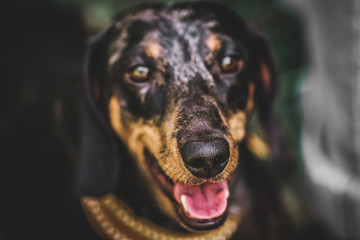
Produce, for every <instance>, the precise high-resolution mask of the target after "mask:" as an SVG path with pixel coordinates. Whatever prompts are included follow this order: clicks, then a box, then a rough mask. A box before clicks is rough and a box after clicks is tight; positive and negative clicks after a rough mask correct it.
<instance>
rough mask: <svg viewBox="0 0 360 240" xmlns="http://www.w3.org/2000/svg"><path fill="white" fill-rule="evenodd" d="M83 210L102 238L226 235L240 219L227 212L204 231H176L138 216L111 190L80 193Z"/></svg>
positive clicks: (232, 230)
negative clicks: (221, 220) (100, 193)
mask: <svg viewBox="0 0 360 240" xmlns="http://www.w3.org/2000/svg"><path fill="white" fill-rule="evenodd" d="M81 201H82V204H83V207H84V210H85V213H86V214H87V217H88V219H89V221H90V222H91V223H92V225H93V227H94V228H95V229H96V230H97V232H98V233H99V234H100V236H102V237H104V238H105V239H137V240H146V239H161V240H167V239H173V240H177V239H189V240H191V239H203V240H207V239H229V238H230V237H231V236H232V235H233V234H234V232H235V231H236V230H237V226H238V225H239V222H240V220H241V218H240V217H238V216H229V217H228V219H227V220H226V222H225V223H224V225H223V226H221V227H219V228H217V229H214V230H210V231H207V232H204V233H177V232H173V231H171V230H169V229H164V228H162V227H160V226H157V225H155V224H154V223H152V222H150V221H148V220H146V219H143V218H140V217H137V216H135V214H134V213H133V212H132V211H131V209H130V208H129V207H128V206H127V205H126V204H124V203H123V202H121V200H120V199H118V198H117V197H116V196H115V195H114V194H108V195H106V196H104V197H100V198H95V197H83V198H82V199H81Z"/></svg>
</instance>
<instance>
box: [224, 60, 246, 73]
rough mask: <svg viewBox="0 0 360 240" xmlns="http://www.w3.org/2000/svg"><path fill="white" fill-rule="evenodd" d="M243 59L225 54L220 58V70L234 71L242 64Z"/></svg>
mask: <svg viewBox="0 0 360 240" xmlns="http://www.w3.org/2000/svg"><path fill="white" fill-rule="evenodd" d="M243 63H244V62H243V61H242V60H241V59H240V58H238V57H235V56H226V57H224V58H223V59H222V60H221V71H222V72H223V73H234V72H236V71H238V70H240V69H241V68H242V66H243Z"/></svg>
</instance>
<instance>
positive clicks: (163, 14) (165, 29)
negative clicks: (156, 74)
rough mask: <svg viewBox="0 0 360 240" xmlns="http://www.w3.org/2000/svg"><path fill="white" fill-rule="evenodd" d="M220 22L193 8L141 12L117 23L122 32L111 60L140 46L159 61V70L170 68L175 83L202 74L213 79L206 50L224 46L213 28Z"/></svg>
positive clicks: (205, 78)
mask: <svg viewBox="0 0 360 240" xmlns="http://www.w3.org/2000/svg"><path fill="white" fill-rule="evenodd" d="M217 25H218V21H217V20H216V19H215V17H213V16H212V15H211V14H209V15H208V16H207V17H206V19H204V18H198V17H197V16H196V13H195V12H194V11H193V9H191V8H186V9H172V10H169V9H163V10H160V11H159V10H153V9H146V10H143V11H140V12H138V13H137V14H134V15H130V16H126V17H125V18H123V19H122V20H121V21H119V22H118V23H117V24H116V27H117V28H118V29H119V30H120V31H121V32H120V34H119V36H118V38H117V39H116V40H115V41H114V43H113V46H112V48H111V49H112V50H111V52H112V55H113V56H112V57H111V58H110V61H111V62H112V60H111V59H116V58H117V57H116V56H119V55H120V54H121V52H122V51H123V49H125V48H127V47H129V46H133V47H140V48H139V49H141V51H142V52H144V53H145V54H146V56H147V57H150V58H153V59H155V60H156V61H157V66H158V68H159V69H165V66H168V67H169V68H171V72H172V73H173V80H174V81H175V82H179V83H180V82H181V83H187V82H189V80H191V79H194V78H199V77H200V78H202V79H204V80H209V81H210V82H211V81H212V79H213V77H212V76H211V74H210V73H209V71H208V70H207V68H206V66H205V64H204V58H205V51H206V49H210V50H211V51H217V50H219V48H220V47H221V41H220V40H219V39H218V38H217V35H216V34H215V33H213V32H212V31H211V29H212V28H214V27H216V26H217Z"/></svg>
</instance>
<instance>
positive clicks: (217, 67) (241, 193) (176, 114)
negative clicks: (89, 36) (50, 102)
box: [77, 2, 290, 239]
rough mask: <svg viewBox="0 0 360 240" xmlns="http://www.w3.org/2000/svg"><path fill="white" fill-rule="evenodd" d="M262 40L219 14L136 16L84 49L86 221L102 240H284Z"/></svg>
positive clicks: (144, 9) (81, 177) (216, 10)
mask: <svg viewBox="0 0 360 240" xmlns="http://www.w3.org/2000/svg"><path fill="white" fill-rule="evenodd" d="M276 84H277V83H276V69H275V63H274V61H273V58H272V53H271V50H270V47H269V45H268V43H267V41H266V39H265V38H264V37H263V36H262V35H261V34H259V33H258V31H257V30H256V29H255V28H254V27H253V26H252V25H251V24H248V23H247V22H245V21H244V20H243V19H242V18H241V17H239V16H238V15H237V14H236V13H234V12H233V11H231V10H229V9H228V8H226V7H224V6H222V5H221V4H218V3H213V2H191V3H178V4H172V5H166V4H147V5H140V6H137V7H134V8H131V9H128V10H125V11H123V12H122V13H120V14H119V15H118V16H117V17H116V19H115V21H114V24H113V25H112V26H111V27H110V28H108V29H107V30H106V31H105V32H104V33H102V34H100V35H99V36H98V37H96V38H95V39H94V40H93V41H92V42H91V45H90V50H89V53H88V57H87V62H86V67H85V78H84V101H83V102H84V109H83V130H82V131H83V133H82V136H83V137H82V157H81V161H80V163H79V169H78V177H77V184H78V188H79V191H80V194H81V199H82V203H83V206H84V211H85V213H86V214H87V216H88V219H89V221H90V222H91V223H92V224H93V226H94V228H95V229H96V230H97V232H98V233H99V235H100V236H101V237H103V238H105V239H242V238H244V239H288V238H286V237H287V234H288V232H289V229H290V228H289V221H288V220H289V219H288V216H287V214H286V211H285V209H284V207H283V204H282V201H281V199H280V198H279V188H278V184H277V181H276V178H274V177H273V175H272V174H271V171H269V167H268V162H269V161H273V162H279V161H286V155H285V154H284V153H283V151H282V150H283V149H282V146H283V143H282V140H281V136H280V134H279V131H278V127H277V126H276V121H275V119H274V116H273V103H274V98H275V93H276Z"/></svg>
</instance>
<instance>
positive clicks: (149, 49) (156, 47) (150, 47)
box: [145, 42, 162, 58]
mask: <svg viewBox="0 0 360 240" xmlns="http://www.w3.org/2000/svg"><path fill="white" fill-rule="evenodd" d="M161 49H162V48H161V46H160V44H159V43H157V42H152V43H148V44H147V46H146V47H145V54H146V55H147V56H148V57H152V58H158V57H159V56H160V53H161Z"/></svg>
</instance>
